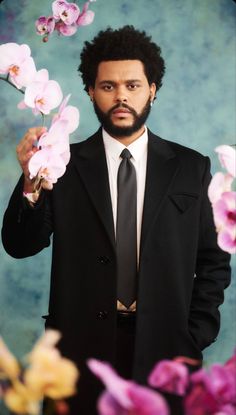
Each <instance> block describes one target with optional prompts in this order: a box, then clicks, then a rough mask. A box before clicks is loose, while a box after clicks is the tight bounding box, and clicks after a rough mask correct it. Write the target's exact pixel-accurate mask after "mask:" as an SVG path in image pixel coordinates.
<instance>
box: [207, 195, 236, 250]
mask: <svg viewBox="0 0 236 415" xmlns="http://www.w3.org/2000/svg"><path fill="white" fill-rule="evenodd" d="M212 208H213V215H214V222H215V225H216V229H217V231H218V245H219V246H220V248H221V249H223V250H224V251H227V252H229V253H231V254H233V253H236V192H224V193H223V194H222V196H221V199H219V200H217V202H215V203H214V204H213V206H212Z"/></svg>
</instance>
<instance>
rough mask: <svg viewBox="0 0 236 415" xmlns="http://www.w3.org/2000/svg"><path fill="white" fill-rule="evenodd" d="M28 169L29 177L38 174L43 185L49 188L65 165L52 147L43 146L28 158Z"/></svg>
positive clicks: (59, 175)
mask: <svg viewBox="0 0 236 415" xmlns="http://www.w3.org/2000/svg"><path fill="white" fill-rule="evenodd" d="M29 171H30V178H34V177H36V176H38V177H39V178H40V179H43V181H44V183H45V185H44V186H43V187H44V188H47V189H49V190H50V189H52V185H53V184H54V183H56V182H57V179H58V178H59V177H61V176H62V175H63V174H64V173H65V171H66V165H65V163H64V160H63V159H62V157H61V156H60V155H59V154H57V153H56V152H55V151H54V150H53V148H52V147H45V148H43V149H42V150H39V151H37V152H36V153H35V154H34V155H33V157H32V158H31V159H30V162H29Z"/></svg>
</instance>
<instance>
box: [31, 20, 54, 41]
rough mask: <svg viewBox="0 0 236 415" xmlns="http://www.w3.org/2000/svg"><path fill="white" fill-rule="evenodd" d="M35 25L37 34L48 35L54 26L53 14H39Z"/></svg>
mask: <svg viewBox="0 0 236 415" xmlns="http://www.w3.org/2000/svg"><path fill="white" fill-rule="evenodd" d="M35 27H36V32H37V33H38V35H41V36H44V35H50V33H52V32H53V30H54V28H55V19H54V17H53V16H49V17H46V16H40V17H39V18H38V19H37V20H36V22H35Z"/></svg>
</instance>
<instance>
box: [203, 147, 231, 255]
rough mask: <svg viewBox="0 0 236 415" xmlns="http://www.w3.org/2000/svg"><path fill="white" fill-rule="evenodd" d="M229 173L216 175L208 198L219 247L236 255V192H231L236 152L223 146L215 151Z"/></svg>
mask: <svg viewBox="0 0 236 415" xmlns="http://www.w3.org/2000/svg"><path fill="white" fill-rule="evenodd" d="M215 151H216V152H217V153H218V156H219V160H220V163H221V165H222V166H223V167H224V168H225V169H226V171H227V173H226V174H224V173H221V172H218V173H216V174H215V175H214V176H213V178H212V180H211V183H210V185H209V188H208V196H209V199H210V201H211V204H212V209H213V216H214V222H215V226H216V231H217V233H218V240H217V242H218V245H219V246H220V248H221V249H223V250H224V251H227V252H229V253H230V254H234V253H236V192H234V191H232V190H231V186H232V185H233V180H234V178H235V177H236V151H235V149H234V148H233V147H231V146H226V145H222V146H219V147H217V148H216V149H215Z"/></svg>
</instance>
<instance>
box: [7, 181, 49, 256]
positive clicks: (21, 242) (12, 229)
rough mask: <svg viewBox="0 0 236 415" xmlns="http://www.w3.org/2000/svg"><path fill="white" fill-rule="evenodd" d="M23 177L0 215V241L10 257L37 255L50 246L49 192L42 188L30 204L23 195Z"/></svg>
mask: <svg viewBox="0 0 236 415" xmlns="http://www.w3.org/2000/svg"><path fill="white" fill-rule="evenodd" d="M23 180H24V179H23V176H22V177H21V178H20V180H19V182H18V183H17V185H16V187H15V189H14V192H13V194H12V196H11V198H10V201H9V204H8V207H7V210H6V212H5V214H4V218H3V226H2V242H3V246H4V248H5V250H6V252H7V253H8V254H9V255H11V256H12V257H14V258H25V257H29V256H32V255H35V254H37V253H38V252H40V251H41V250H42V249H43V248H45V247H47V246H49V245H50V235H51V233H52V231H53V226H52V223H53V222H52V213H51V202H50V199H51V195H50V191H42V193H41V195H40V197H39V200H38V201H37V203H36V204H35V206H34V207H31V206H30V204H29V203H28V201H27V199H26V198H24V197H23Z"/></svg>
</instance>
